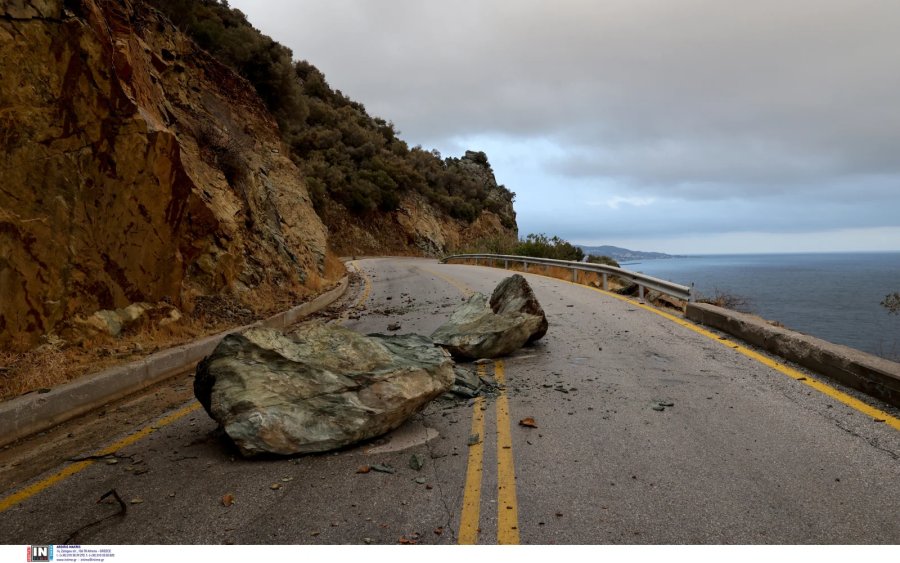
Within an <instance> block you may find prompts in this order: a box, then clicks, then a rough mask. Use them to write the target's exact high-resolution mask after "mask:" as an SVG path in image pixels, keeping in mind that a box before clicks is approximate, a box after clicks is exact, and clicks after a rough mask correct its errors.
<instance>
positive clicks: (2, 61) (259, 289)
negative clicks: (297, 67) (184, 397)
mask: <svg viewBox="0 0 900 563" xmlns="http://www.w3.org/2000/svg"><path fill="white" fill-rule="evenodd" d="M0 65H2V80H0V170H2V178H3V181H2V183H0V295H2V296H3V298H2V300H0V346H3V347H13V348H27V347H29V346H30V345H33V344H34V343H36V342H37V339H38V337H40V336H41V335H44V334H47V333H50V332H53V331H55V330H63V329H64V328H65V325H66V323H67V322H68V321H71V320H72V319H74V318H76V317H78V316H86V315H90V314H92V313H93V312H95V311H97V310H100V309H115V308H121V307H125V306H127V305H129V304H130V303H135V302H151V303H152V302H159V301H168V302H171V303H172V304H173V305H175V306H176V307H179V308H181V309H183V310H187V311H190V310H191V309H192V307H193V305H194V301H195V297H197V296H200V295H210V294H212V295H216V294H223V293H228V294H233V295H234V296H235V297H236V298H238V299H239V300H242V301H245V302H248V303H251V302H253V301H255V300H258V299H260V298H262V297H263V296H267V295H272V294H279V295H281V296H288V297H294V298H299V297H301V296H302V295H303V294H304V293H306V292H307V291H308V288H310V287H312V286H316V287H317V286H318V284H320V283H321V281H322V280H321V279H320V278H321V277H322V276H323V275H324V272H325V271H324V260H325V255H326V251H327V245H326V230H325V228H324V226H323V225H322V222H321V221H320V219H319V218H318V216H317V215H316V213H315V212H314V210H313V208H312V204H311V201H310V198H309V194H308V193H307V190H306V186H305V184H304V183H303V181H302V179H301V178H300V174H299V172H298V170H297V168H296V167H295V166H294V164H293V163H292V162H291V161H290V159H288V158H287V157H286V156H284V154H283V153H284V150H283V147H282V142H281V138H280V135H279V131H278V129H277V126H276V125H275V123H274V121H273V119H272V118H271V116H270V115H269V114H268V112H267V110H266V109H265V107H264V106H263V105H262V104H261V102H260V101H259V99H258V97H257V96H256V94H255V92H253V90H252V88H250V87H249V86H248V85H247V84H246V82H245V81H244V80H243V79H242V78H240V77H238V76H237V75H235V74H234V73H233V72H232V71H231V70H229V69H228V68H226V67H224V66H223V65H221V64H219V63H218V62H217V61H215V60H214V59H212V58H211V57H209V56H208V55H206V54H205V53H204V52H203V51H201V50H199V49H197V48H196V47H195V46H194V44H193V43H192V42H191V41H190V40H189V39H188V38H187V37H186V36H184V35H183V34H181V33H179V32H178V31H177V30H176V29H175V28H174V27H173V26H172V24H171V23H169V22H168V21H167V20H165V19H164V18H162V17H161V16H159V14H158V13H156V12H155V11H152V10H149V9H144V8H143V7H142V6H141V5H140V4H132V3H131V2H129V1H127V0H126V1H122V2H101V1H98V0H81V1H67V2H62V1H61V0H58V1H54V0H47V1H24V0H20V1H17V2H5V3H3V4H2V8H0Z"/></svg>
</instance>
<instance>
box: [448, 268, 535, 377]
mask: <svg viewBox="0 0 900 563" xmlns="http://www.w3.org/2000/svg"><path fill="white" fill-rule="evenodd" d="M547 327H548V323H547V317H546V315H545V314H544V310H543V309H542V308H541V305H540V303H538V300H537V298H536V297H535V296H534V292H533V291H532V290H531V287H530V286H529V285H528V282H527V281H526V280H525V278H524V277H522V276H520V275H519V274H515V275H513V276H511V277H509V278H506V279H505V280H503V281H502V282H500V284H499V285H498V286H497V287H496V288H495V289H494V292H493V294H492V295H491V298H490V301H488V298H487V297H485V296H484V295H483V294H481V293H475V294H473V295H472V296H471V297H470V298H469V299H468V300H467V301H466V302H465V303H464V304H463V305H461V306H460V307H459V308H458V309H456V310H455V311H454V312H453V314H452V315H451V316H450V320H448V321H447V322H446V323H445V324H443V325H442V326H440V327H439V328H438V329H437V330H436V331H434V333H433V334H432V335H431V338H432V339H433V340H434V342H435V343H436V344H438V345H439V346H443V347H444V348H446V349H447V351H449V352H450V354H451V355H452V356H453V357H454V358H458V359H463V360H475V359H479V358H498V357H501V356H506V355H509V354H511V353H512V352H515V351H516V350H518V349H519V348H521V347H522V346H525V345H526V344H530V343H533V342H535V341H537V340H538V339H540V338H541V337H543V336H544V335H545V334H546V333H547Z"/></svg>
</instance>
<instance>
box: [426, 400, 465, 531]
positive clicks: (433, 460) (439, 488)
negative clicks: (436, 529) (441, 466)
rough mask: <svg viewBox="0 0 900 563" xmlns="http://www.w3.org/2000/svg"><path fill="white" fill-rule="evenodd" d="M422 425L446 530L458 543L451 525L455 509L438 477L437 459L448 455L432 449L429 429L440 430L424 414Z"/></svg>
mask: <svg viewBox="0 0 900 563" xmlns="http://www.w3.org/2000/svg"><path fill="white" fill-rule="evenodd" d="M422 426H424V427H425V432H426V440H425V449H426V450H428V458H429V459H431V464H432V471H433V472H434V477H435V479H434V484H435V487H436V488H437V491H438V497H440V499H441V504H442V505H443V506H444V512H445V513H446V514H447V521H446V522H445V523H444V531H446V532H449V533H450V539H451V540H452V542H451V543H453V544H456V542H457V537H456V531H455V530H454V529H453V527H452V526H451V525H450V524H451V523H452V521H453V511H452V510H450V506H449V505H448V504H447V499H446V497H445V496H444V487H443V486H441V480H440V479H439V478H438V475H437V464H436V460H438V459H440V457H446V456H435V454H434V451H433V450H432V449H431V440H428V439H427V433H428V430H434V431H435V432H437V431H438V430H437V428H434V427H432V426H429V425H428V422H427V420H426V419H425V417H424V416H422Z"/></svg>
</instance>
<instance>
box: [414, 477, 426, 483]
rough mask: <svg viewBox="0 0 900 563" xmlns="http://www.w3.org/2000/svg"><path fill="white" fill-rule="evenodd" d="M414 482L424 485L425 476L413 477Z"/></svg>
mask: <svg viewBox="0 0 900 563" xmlns="http://www.w3.org/2000/svg"><path fill="white" fill-rule="evenodd" d="M415 482H416V483H418V484H420V485H424V484H425V477H416V478H415Z"/></svg>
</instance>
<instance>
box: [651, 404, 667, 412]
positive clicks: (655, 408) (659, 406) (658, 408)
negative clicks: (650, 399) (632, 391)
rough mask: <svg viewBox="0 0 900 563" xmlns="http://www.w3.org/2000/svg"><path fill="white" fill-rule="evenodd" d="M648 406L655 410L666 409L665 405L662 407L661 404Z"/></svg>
mask: <svg viewBox="0 0 900 563" xmlns="http://www.w3.org/2000/svg"><path fill="white" fill-rule="evenodd" d="M650 408H651V409H653V410H655V411H664V410H666V407H663V406H661V405H653V406H652V407H650Z"/></svg>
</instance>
